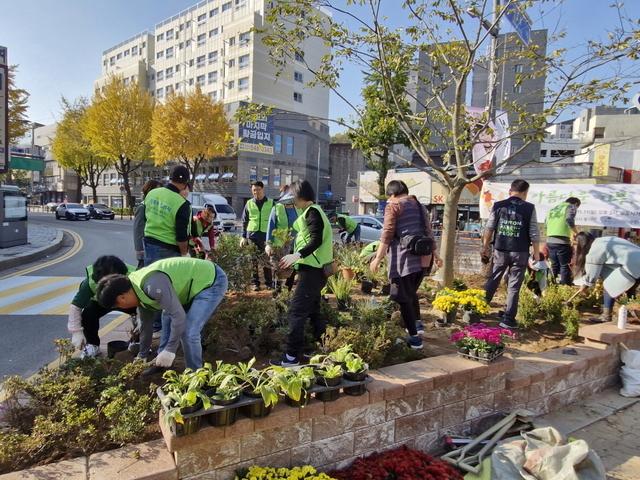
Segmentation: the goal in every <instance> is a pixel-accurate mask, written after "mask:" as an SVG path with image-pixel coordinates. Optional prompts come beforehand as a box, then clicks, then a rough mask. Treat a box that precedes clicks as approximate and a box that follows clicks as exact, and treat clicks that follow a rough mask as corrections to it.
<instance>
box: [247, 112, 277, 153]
mask: <svg viewBox="0 0 640 480" xmlns="http://www.w3.org/2000/svg"><path fill="white" fill-rule="evenodd" d="M238 138H239V140H240V141H239V143H238V150H242V151H244V152H253V153H264V154H266V155H273V116H272V115H268V116H267V117H263V118H260V119H258V120H255V121H251V122H242V123H240V124H239V125H238Z"/></svg>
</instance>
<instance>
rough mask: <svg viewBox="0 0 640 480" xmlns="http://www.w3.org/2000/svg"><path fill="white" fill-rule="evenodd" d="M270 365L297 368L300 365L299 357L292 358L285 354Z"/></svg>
mask: <svg viewBox="0 0 640 480" xmlns="http://www.w3.org/2000/svg"><path fill="white" fill-rule="evenodd" d="M269 363H270V364H271V365H274V366H278V367H297V366H298V365H300V362H299V361H298V358H297V357H292V356H290V355H287V354H286V353H283V354H282V357H281V358H279V359H278V360H271V361H270V362H269Z"/></svg>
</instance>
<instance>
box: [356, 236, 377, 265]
mask: <svg viewBox="0 0 640 480" xmlns="http://www.w3.org/2000/svg"><path fill="white" fill-rule="evenodd" d="M379 246H380V240H376V241H375V242H371V243H368V244H367V245H365V246H364V247H363V248H362V250H360V255H359V256H360V258H363V259H364V260H365V261H367V262H369V261H371V259H372V258H373V257H375V255H376V252H377V251H378V247H379Z"/></svg>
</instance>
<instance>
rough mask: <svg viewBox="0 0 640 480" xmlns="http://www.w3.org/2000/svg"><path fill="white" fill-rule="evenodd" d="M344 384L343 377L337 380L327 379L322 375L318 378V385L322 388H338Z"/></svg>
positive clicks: (336, 378)
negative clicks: (341, 383)
mask: <svg viewBox="0 0 640 480" xmlns="http://www.w3.org/2000/svg"><path fill="white" fill-rule="evenodd" d="M340 382H342V375H341V376H339V377H335V378H326V377H323V376H322V375H317V376H316V385H320V386H321V387H336V386H338V385H340Z"/></svg>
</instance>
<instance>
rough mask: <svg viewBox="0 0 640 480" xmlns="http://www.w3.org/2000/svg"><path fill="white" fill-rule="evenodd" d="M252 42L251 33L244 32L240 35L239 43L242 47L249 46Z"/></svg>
mask: <svg viewBox="0 0 640 480" xmlns="http://www.w3.org/2000/svg"><path fill="white" fill-rule="evenodd" d="M250 40H251V32H243V33H241V34H240V35H238V43H239V44H240V45H242V46H244V45H248V44H249V41H250Z"/></svg>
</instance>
